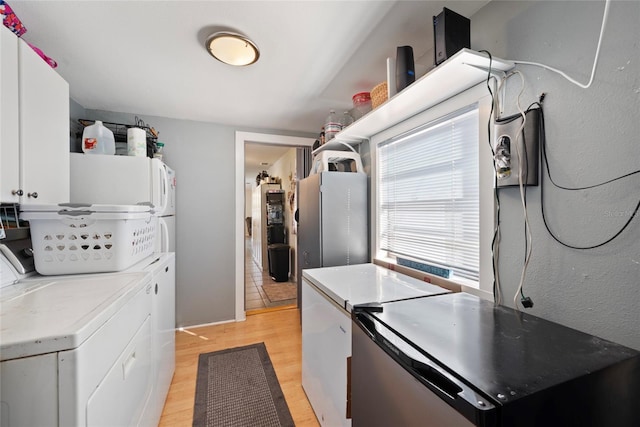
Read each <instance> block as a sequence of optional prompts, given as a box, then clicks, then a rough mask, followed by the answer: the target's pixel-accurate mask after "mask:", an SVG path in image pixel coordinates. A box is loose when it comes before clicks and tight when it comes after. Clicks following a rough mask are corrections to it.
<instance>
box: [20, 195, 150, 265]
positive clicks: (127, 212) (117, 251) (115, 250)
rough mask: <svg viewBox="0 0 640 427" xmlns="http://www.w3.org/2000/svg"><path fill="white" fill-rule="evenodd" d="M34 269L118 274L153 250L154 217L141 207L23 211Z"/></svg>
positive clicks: (39, 207) (65, 206)
mask: <svg viewBox="0 0 640 427" xmlns="http://www.w3.org/2000/svg"><path fill="white" fill-rule="evenodd" d="M20 218H21V219H24V220H27V221H29V227H30V229H31V244H32V247H33V256H34V261H35V267H36V270H37V271H38V273H40V274H43V275H55V274H77V273H104V272H112V271H121V270H124V269H126V268H128V267H130V266H132V265H133V264H135V263H136V262H138V261H141V260H142V259H144V258H145V257H147V256H149V255H151V254H152V253H153V251H154V248H155V239H156V234H157V227H158V223H157V218H156V217H155V216H153V215H152V212H151V209H150V208H149V206H142V205H80V204H60V205H34V206H23V207H22V211H21V213H20Z"/></svg>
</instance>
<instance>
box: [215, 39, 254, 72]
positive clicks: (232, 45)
mask: <svg viewBox="0 0 640 427" xmlns="http://www.w3.org/2000/svg"><path fill="white" fill-rule="evenodd" d="M205 47H206V48H207V51H208V52H209V53H210V54H211V56H213V57H214V58H216V59H217V60H218V61H220V62H224V63H225V64H229V65H235V66H238V67H242V66H245V65H250V64H253V63H254V62H256V61H257V60H258V58H260V51H259V50H258V47H257V46H256V45H255V43H254V42H252V41H251V40H249V39H248V38H247V37H245V36H243V35H242V34H237V33H232V32H228V31H220V32H217V33H214V34H212V35H210V36H209V37H208V38H207V42H206V43H205Z"/></svg>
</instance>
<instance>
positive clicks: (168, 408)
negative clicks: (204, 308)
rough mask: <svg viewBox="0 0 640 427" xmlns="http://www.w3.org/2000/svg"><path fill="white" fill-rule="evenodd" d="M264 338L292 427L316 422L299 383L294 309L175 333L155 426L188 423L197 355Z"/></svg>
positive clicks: (177, 426) (299, 342)
mask: <svg viewBox="0 0 640 427" xmlns="http://www.w3.org/2000/svg"><path fill="white" fill-rule="evenodd" d="M258 342H264V343H265V346H266V347H267V351H268V352H269V357H270V358H271V362H272V363H273V367H274V369H275V371H276V375H277V376H278V380H279V382H280V387H281V388H282V392H283V393H284V397H285V399H286V400H287V404H288V405H289V410H290V411H291V416H292V417H293V420H294V422H295V424H296V426H298V427H306V426H310V427H311V426H313V427H315V426H319V424H318V421H317V420H316V417H315V415H314V413H313V409H311V405H310V404H309V401H308V400H307V396H306V395H305V393H304V390H303V389H302V384H301V365H302V335H301V328H300V312H299V310H298V309H297V308H289V309H284V310H278V311H268V310H267V311H265V312H261V313H259V314H252V315H248V316H247V320H246V321H244V322H234V323H225V324H222V325H216V326H205V327H200V328H194V329H187V330H185V331H177V332H176V371H175V374H174V376H173V381H172V383H171V388H170V389H169V395H168V396H167V401H166V403H165V406H164V410H163V412H162V418H161V419H160V426H162V427H180V426H191V425H192V419H193V403H194V396H195V387H196V372H197V368H198V355H199V354H200V353H209V352H212V351H216V350H222V349H225V348H233V347H240V346H243V345H248V344H254V343H258Z"/></svg>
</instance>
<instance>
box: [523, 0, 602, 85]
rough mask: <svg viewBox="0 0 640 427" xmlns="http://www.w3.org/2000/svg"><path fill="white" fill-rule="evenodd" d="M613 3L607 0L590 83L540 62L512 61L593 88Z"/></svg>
mask: <svg viewBox="0 0 640 427" xmlns="http://www.w3.org/2000/svg"><path fill="white" fill-rule="evenodd" d="M610 3H611V0H605V5H604V13H603V16H602V25H601V27H600V37H599V38H598V47H597V48H596V56H595V58H594V59H593V67H592V68H591V77H590V78H589V82H588V83H586V84H583V83H580V82H579V81H577V80H575V79H574V78H572V77H570V76H569V75H568V74H566V73H565V72H563V71H560V70H558V69H556V68H553V67H550V66H548V65H544V64H540V63H538V62H529V61H517V60H516V61H513V60H512V61H511V62H513V63H515V64H521V65H533V66H535V67H542V68H544V69H546V70H549V71H553V72H554V73H558V74H560V75H561V76H562V77H564V78H565V79H567V80H569V81H570V82H571V83H573V84H575V85H576V86H579V87H581V88H583V89H587V88H589V87H590V86H591V83H593V78H594V76H595V74H596V67H597V66H598V58H599V56H600V46H601V45H602V36H603V34H604V29H605V27H606V24H607V17H608V16H609V4H610Z"/></svg>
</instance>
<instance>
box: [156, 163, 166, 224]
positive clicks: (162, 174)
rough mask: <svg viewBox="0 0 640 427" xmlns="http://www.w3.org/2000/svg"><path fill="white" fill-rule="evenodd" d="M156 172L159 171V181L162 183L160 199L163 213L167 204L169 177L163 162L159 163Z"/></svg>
mask: <svg viewBox="0 0 640 427" xmlns="http://www.w3.org/2000/svg"><path fill="white" fill-rule="evenodd" d="M158 172H159V173H160V182H161V183H162V186H161V188H160V199H161V201H162V208H161V212H162V213H164V212H166V210H167V206H168V205H169V177H168V176H167V171H166V169H165V167H164V164H160V167H159V168H158Z"/></svg>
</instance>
